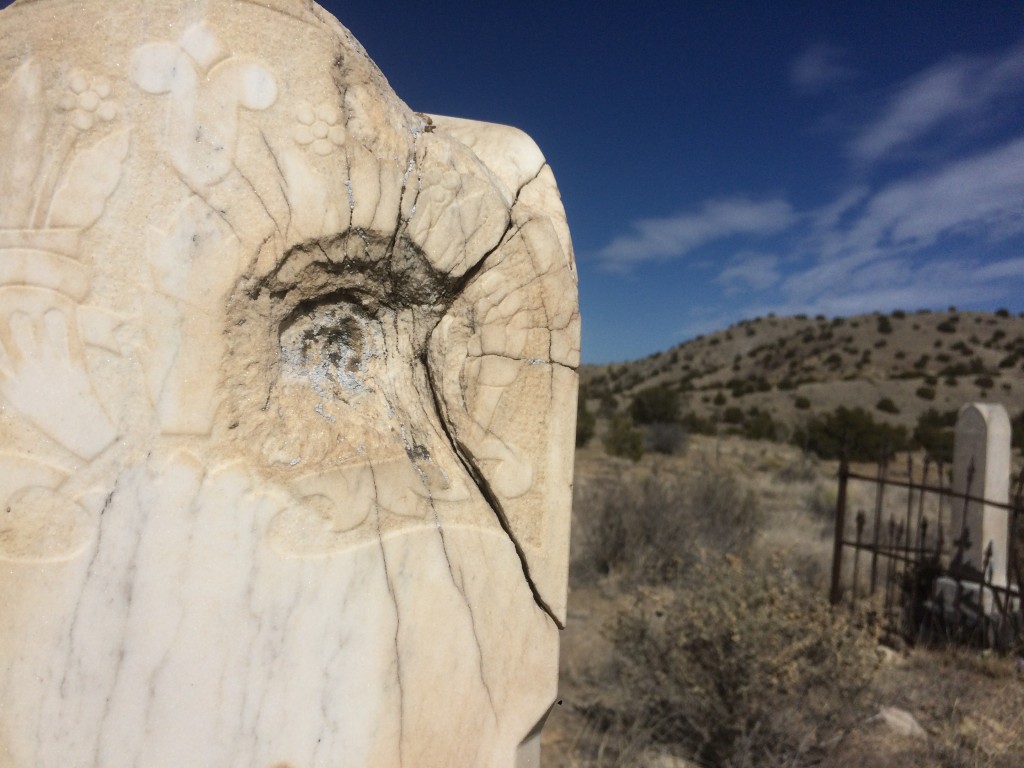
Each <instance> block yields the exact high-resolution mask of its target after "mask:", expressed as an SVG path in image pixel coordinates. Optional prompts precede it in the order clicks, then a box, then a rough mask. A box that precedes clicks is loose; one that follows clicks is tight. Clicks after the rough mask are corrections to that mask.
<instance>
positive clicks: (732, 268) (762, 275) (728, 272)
mask: <svg viewBox="0 0 1024 768" xmlns="http://www.w3.org/2000/svg"><path fill="white" fill-rule="evenodd" d="M780 279H781V276H780V275H779V258H778V256H774V255H772V254H768V253H756V252H744V253H740V254H737V255H736V257H735V258H733V259H732V261H731V263H730V264H729V266H728V267H726V268H725V269H723V270H722V271H721V273H719V275H718V277H717V278H715V282H717V283H719V284H720V285H722V286H723V287H724V289H725V292H726V293H727V294H736V293H740V292H741V291H743V290H753V291H764V290H767V289H769V288H772V287H774V286H775V285H777V284H778V282H779V280H780Z"/></svg>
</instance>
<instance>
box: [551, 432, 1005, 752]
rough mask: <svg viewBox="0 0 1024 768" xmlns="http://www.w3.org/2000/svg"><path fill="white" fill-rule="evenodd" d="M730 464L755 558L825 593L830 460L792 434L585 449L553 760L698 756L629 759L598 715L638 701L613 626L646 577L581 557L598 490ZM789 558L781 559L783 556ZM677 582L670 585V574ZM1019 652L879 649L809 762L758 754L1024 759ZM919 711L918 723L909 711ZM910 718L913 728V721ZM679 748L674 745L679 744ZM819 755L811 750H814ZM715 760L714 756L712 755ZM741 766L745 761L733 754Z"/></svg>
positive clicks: (553, 732) (636, 596)
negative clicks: (621, 672) (653, 448)
mask: <svg viewBox="0 0 1024 768" xmlns="http://www.w3.org/2000/svg"><path fill="white" fill-rule="evenodd" d="M711 471H716V472H725V473H729V475H731V476H735V477H737V478H739V482H740V483H741V484H742V486H743V487H744V488H745V489H747V490H749V491H750V492H752V493H753V494H754V496H755V497H756V499H757V501H758V506H759V512H760V517H759V518H758V519H759V529H758V532H757V536H756V539H755V540H754V542H753V544H752V545H751V551H750V554H749V555H748V556H747V558H748V560H749V562H750V563H752V564H753V567H767V566H766V565H765V564H767V563H769V562H784V563H786V564H787V567H788V568H789V569H791V570H792V571H793V573H795V574H797V576H798V578H799V580H800V581H801V583H803V584H805V585H806V586H807V587H808V589H809V590H811V591H812V592H814V593H816V594H817V595H819V596H820V600H821V601H825V599H826V594H827V589H828V575H829V572H830V565H831V551H832V522H831V520H832V515H833V514H834V505H835V486H836V481H835V476H836V466H835V464H834V463H829V462H821V461H818V460H816V459H814V458H812V457H807V456H804V455H802V454H801V453H800V451H799V450H798V449H796V448H794V447H792V446H785V445H778V444H774V443H768V442H757V441H747V440H743V439H741V438H736V437H729V438H709V437H699V436H697V437H691V438H690V439H689V440H688V442H687V444H686V446H685V447H684V449H683V451H682V452H681V455H678V456H659V455H646V456H645V457H644V458H643V459H642V460H641V461H640V462H639V463H637V464H633V463H631V462H628V461H625V460H622V459H615V458H611V457H608V456H606V455H605V454H604V453H603V450H602V449H601V447H600V443H599V442H597V441H593V444H592V446H589V447H587V448H584V449H581V450H579V451H578V452H577V470H576V504H575V508H574V513H573V514H574V524H575V526H576V528H575V529H574V553H573V559H574V568H573V578H572V582H571V589H570V598H569V614H568V626H567V629H566V630H565V631H564V632H563V634H562V653H561V681H560V697H561V698H560V701H559V704H558V705H557V706H556V707H555V708H554V710H553V711H552V714H551V716H550V718H549V720H548V723H547V726H546V728H545V731H544V736H543V758H542V764H543V765H544V766H546V768H583V767H584V766H588V767H589V766H595V767H600V768H604V767H605V766H624V767H625V766H636V767H637V768H673V767H674V768H681V767H682V766H694V765H707V764H706V763H698V762H690V761H689V760H690V757H689V756H685V755H680V754H678V750H667V751H659V749H658V748H653V749H645V750H643V751H642V753H641V754H639V755H636V754H633V755H631V756H630V757H628V758H620V757H619V755H620V754H623V753H624V752H623V750H622V749H621V746H622V745H621V744H616V743H614V739H615V738H621V737H615V736H613V735H612V734H611V733H610V732H608V730H607V728H606V726H607V722H606V718H607V713H605V720H602V719H601V718H595V716H594V706H593V704H594V702H595V701H598V700H601V701H602V702H604V703H605V706H606V708H607V702H609V701H612V702H614V701H616V697H617V696H618V697H619V700H620V701H621V703H622V706H623V709H624V710H626V709H629V707H628V706H627V704H629V703H635V702H628V697H629V696H631V695H632V694H631V692H630V690H628V689H626V688H624V687H621V686H622V685H623V683H622V681H621V680H619V679H617V678H616V674H617V673H616V670H617V665H616V653H618V652H620V651H619V650H618V649H617V648H616V644H615V642H614V637H613V636H614V627H615V625H616V622H617V621H618V620H619V619H620V618H621V617H623V616H628V615H630V612H631V611H634V610H636V606H637V605H638V600H639V599H641V598H642V597H643V594H642V593H643V592H644V591H645V590H648V591H649V590H650V588H649V587H647V586H645V585H644V584H642V583H638V581H637V580H636V579H635V578H631V576H630V574H628V573H622V572H614V571H612V572H609V573H596V574H595V573H593V572H590V571H587V569H585V568H581V567H579V566H580V565H581V564H580V562H579V559H580V557H583V556H584V555H585V552H584V548H585V543H583V542H581V541H580V540H579V538H578V536H579V535H580V533H579V532H582V531H584V530H585V529H586V528H587V519H586V516H587V515H588V513H589V512H590V511H591V510H592V508H593V504H594V501H593V499H594V497H593V493H594V489H595V488H598V487H606V486H602V483H605V484H606V483H629V482H636V481H639V480H642V478H644V477H649V476H650V475H651V474H652V473H654V474H657V473H659V472H675V473H678V474H681V475H689V476H697V475H700V474H701V473H708V472H711ZM779 558H781V561H780V559H779ZM669 588H671V585H669ZM1022 668H1024V662H1021V663H1020V664H1018V662H1017V660H1016V658H1015V655H1014V654H1010V655H1009V656H998V655H995V654H992V653H983V652H980V651H977V650H969V649H955V648H949V647H941V648H936V647H929V648H925V647H920V646H918V647H915V648H910V647H906V646H901V647H898V648H892V647H886V646H885V645H883V644H879V646H878V648H877V670H876V671H875V673H874V675H873V677H872V678H871V683H870V688H869V690H868V692H867V696H866V699H865V701H866V705H865V704H864V703H862V704H861V705H859V706H861V709H859V710H857V716H856V719H854V720H852V721H850V722H849V723H848V724H847V725H845V726H844V727H843V728H841V729H839V730H837V731H836V730H834V731H829V732H826V730H827V729H825V728H823V729H822V731H821V733H819V734H817V738H819V739H820V743H818V744H816V745H815V747H816V751H815V755H817V756H816V757H815V758H814V760H813V761H810V762H799V760H797V759H793V760H791V761H790V762H786V763H782V762H779V761H778V760H776V759H772V760H769V759H768V758H767V757H766V758H765V760H764V762H760V761H759V760H758V759H757V757H756V755H755V756H754V757H753V758H752V762H749V763H748V765H749V766H750V768H759V766H761V765H766V766H769V765H770V766H774V765H782V764H786V765H792V766H801V765H821V766H835V767H836V768H846V767H847V766H849V767H850V768H853V766H878V767H881V768H885V767H887V766H892V767H893V768H896V766H901V767H902V766H922V767H930V766H935V767H936V768H938V767H942V768H946V767H949V768H953V767H954V766H956V767H959V766H964V768H966V767H968V766H971V767H975V766H976V767H977V768H1020V767H1021V766H1024V675H1022V674H1021V669H1022ZM893 711H896V712H897V713H898V715H897V716H896V719H897V721H898V718H899V717H904V716H909V718H912V720H913V723H915V724H916V725H917V726H919V727H920V730H917V729H916V728H912V730H914V731H915V733H914V734H912V735H906V734H905V733H904V732H901V726H900V724H899V722H902V721H899V722H897V723H896V724H887V720H886V717H883V716H882V714H883V713H885V712H893ZM908 722H909V721H908ZM904 730H905V729H904ZM673 751H674V752H675V754H670V753H671V752H673ZM808 759H809V758H808ZM709 768H711V767H710V766H709ZM737 768H738V764H737Z"/></svg>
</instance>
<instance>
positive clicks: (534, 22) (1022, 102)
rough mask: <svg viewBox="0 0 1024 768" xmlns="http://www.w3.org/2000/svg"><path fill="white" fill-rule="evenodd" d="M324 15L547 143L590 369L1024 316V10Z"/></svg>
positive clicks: (836, 6)
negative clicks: (823, 329)
mask: <svg viewBox="0 0 1024 768" xmlns="http://www.w3.org/2000/svg"><path fill="white" fill-rule="evenodd" d="M7 4H9V3H8V2H6V0H0V7H2V6H4V5H7ZM323 5H325V7H326V8H327V9H328V10H330V11H331V12H332V13H334V14H335V15H336V16H337V17H338V18H339V19H340V20H341V22H342V23H343V24H345V25H346V26H347V27H348V28H349V29H351V30H352V32H353V33H354V34H355V36H356V37H357V38H358V39H359V40H360V41H361V42H362V43H363V45H364V46H365V48H366V49H367V51H368V52H369V54H370V56H371V57H373V58H374V60H375V61H376V62H377V64H378V65H379V66H380V67H381V69H382V70H383V71H384V74H385V75H386V76H387V77H388V79H389V81H390V82H391V84H392V86H393V87H394V88H395V90H396V91H397V92H398V94H399V96H401V97H402V98H403V99H404V100H405V101H406V102H407V103H408V104H409V105H410V106H411V107H412V108H413V109H415V110H418V111H425V112H434V113H438V114H450V115H458V116H461V117H468V118H474V119H479V120H489V121H494V122H502V123H508V124H512V125H516V126H518V127H520V128H523V129H524V130H526V131H527V132H528V133H529V134H530V135H531V136H533V138H534V139H535V140H536V141H537V143H538V144H539V145H540V147H541V149H542V150H543V151H544V153H545V155H546V156H547V158H548V160H549V162H550V163H551V166H552V168H553V169H554V172H555V175H556V177H557V179H558V182H559V186H560V188H561V190H562V196H563V200H564V203H565V207H566V210H567V213H568V216H569V224H570V227H571V229H572V233H573V241H574V244H575V248H576V256H577V261H578V264H579V273H580V294H581V305H582V311H583V358H584V361H585V362H607V361H613V360H625V359H633V358H637V357H641V356H644V355H646V354H649V353H651V352H654V351H657V350H660V349H665V348H666V347H669V346H671V345H673V344H677V343H679V342H681V341H684V340H686V339H687V338H691V337H693V336H694V335H697V334H700V333H706V332H709V331H713V330H717V329H719V328H723V327H725V326H727V325H729V324H731V323H734V322H737V321H739V320H741V319H744V318H751V317H755V316H758V315H764V314H767V313H768V312H774V313H776V314H779V315H786V314H796V313H808V314H819V313H820V314H825V315H829V316H832V315H844V314H852V313H858V312H867V311H873V310H881V311H889V310H892V309H897V308H901V309H905V310H914V309H919V308H931V309H945V308H946V307H947V306H949V305H956V306H958V307H959V308H961V309H969V308H973V309H989V310H991V309H995V308H997V307H1007V308H1009V309H1011V310H1012V311H1014V312H1019V311H1022V310H1024V3H1022V2H1021V1H1020V0H1007V1H1003V0H979V1H978V2H973V3H967V2H953V1H952V0H949V1H948V2H947V1H946V0H942V1H941V2H935V1H934V0H928V2H922V1H920V0H904V2H900V3H893V2H891V0H889V1H888V2H871V1H869V0H859V1H858V2H856V3H851V2H839V1H838V0H816V1H815V2H789V1H787V0H777V1H776V2H774V3H753V2H749V0H748V1H746V2H735V1H731V0H685V2H684V1H682V0H676V1H674V2H669V1H668V0H665V1H663V2H658V3H652V2H643V1H640V2H636V3H631V4H626V3H621V2H615V3H612V2H604V1H603V0H589V1H588V2H582V1H579V0H559V1H558V2H555V1H554V0H544V1H543V2H542V1H541V0H515V1H514V2H513V1H511V0H501V1H498V0H476V2H472V3H470V2H448V3H443V2H433V3H424V2H420V1H417V2H381V1H380V0H377V2H362V1H361V2H347V1H346V2H325V3H323Z"/></svg>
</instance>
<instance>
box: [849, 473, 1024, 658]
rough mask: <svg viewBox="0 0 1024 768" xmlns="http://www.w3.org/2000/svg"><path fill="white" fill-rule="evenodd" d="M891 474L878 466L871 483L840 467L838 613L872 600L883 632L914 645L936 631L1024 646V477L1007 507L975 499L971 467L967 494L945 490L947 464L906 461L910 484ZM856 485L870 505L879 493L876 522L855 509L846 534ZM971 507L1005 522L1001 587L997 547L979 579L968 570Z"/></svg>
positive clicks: (867, 477) (869, 477)
mask: <svg viewBox="0 0 1024 768" xmlns="http://www.w3.org/2000/svg"><path fill="white" fill-rule="evenodd" d="M891 468H892V465H891V464H890V462H889V461H886V460H882V461H880V462H879V463H878V465H877V469H876V471H875V473H874V474H873V475H872V474H867V473H864V472H857V471H854V470H852V469H851V468H850V464H849V462H848V461H846V460H845V459H843V460H841V461H840V465H839V474H838V490H837V494H836V518H835V531H834V537H833V551H832V574H831V584H830V588H829V599H830V601H831V602H832V604H833V605H839V604H841V603H843V602H844V600H848V602H849V604H850V606H851V607H856V606H857V605H858V604H859V603H860V602H861V601H863V600H866V599H868V598H871V599H873V600H874V601H875V605H876V606H878V605H879V603H880V607H881V616H880V619H881V620H882V621H883V622H884V624H885V628H886V629H887V630H888V631H890V632H892V633H897V634H899V635H902V636H903V637H904V638H905V639H907V640H910V641H915V640H917V639H919V638H920V637H921V636H922V635H924V634H931V633H933V632H935V631H936V630H937V631H940V632H942V633H944V634H945V635H946V636H958V637H963V636H967V637H970V638H973V639H976V640H980V641H981V642H983V643H985V644H989V645H995V646H1000V647H1009V646H1015V647H1016V646H1020V645H1022V644H1024V600H1022V599H1021V596H1022V586H1024V573H1022V570H1024V568H1022V560H1024V558H1022V557H1021V549H1022V548H1024V531H1022V529H1021V526H1022V522H1024V521H1022V518H1024V514H1022V513H1024V470H1022V471H1021V473H1020V475H1019V476H1018V477H1017V478H1016V480H1015V482H1014V483H1013V487H1012V489H1011V494H1010V499H1009V500H1008V501H999V500H993V499H986V498H983V497H981V496H978V495H976V494H974V493H972V485H973V482H974V475H975V472H974V467H973V465H972V466H970V467H968V470H967V474H966V488H965V490H964V492H957V491H954V490H953V488H952V484H951V483H947V482H945V479H946V474H947V473H946V468H945V467H944V465H943V464H942V463H941V462H933V461H931V460H930V459H927V458H926V459H925V460H924V462H922V463H921V464H920V465H919V467H918V466H916V465H915V462H914V460H913V458H912V457H908V458H907V462H906V476H905V477H893V476H891V475H890V470H891ZM918 470H919V471H918ZM933 471H934V476H935V479H934V481H933V480H932V479H931V477H932V474H933ZM851 482H852V483H859V484H862V485H864V486H866V487H867V488H868V491H869V494H868V498H871V489H872V488H873V499H871V504H870V507H871V512H870V514H869V513H868V512H866V511H865V510H864V509H859V510H858V511H857V513H856V515H855V517H854V520H853V521H852V522H853V525H852V526H849V529H848V508H849V506H850V484H851ZM894 489H898V490H899V491H900V492H901V494H905V497H906V498H905V499H904V498H902V497H901V498H898V499H895V500H894V499H893V498H892V497H891V496H890V495H889V494H888V492H889V491H891V490H894ZM971 504H983V505H985V507H986V508H987V509H991V510H996V511H1002V512H1004V513H1005V515H1006V524H1007V531H1008V533H1007V563H1006V571H1007V572H1006V576H1005V579H1003V578H1002V574H996V573H994V568H993V549H992V544H991V542H989V543H988V546H987V547H986V548H985V550H984V555H983V560H982V563H981V568H980V569H978V568H976V567H975V568H972V567H970V566H969V565H968V564H967V563H966V562H965V547H966V545H967V541H968V534H969V531H968V529H967V511H968V506H969V505H971ZM955 505H959V506H960V513H961V514H960V519H961V520H962V521H963V522H962V524H961V530H959V531H953V530H951V528H952V525H953V521H954V511H955V510H956V506H955ZM862 560H866V562H863V563H862ZM1004 582H1005V583H1004ZM950 591H952V599H951V600H948V598H949V593H950Z"/></svg>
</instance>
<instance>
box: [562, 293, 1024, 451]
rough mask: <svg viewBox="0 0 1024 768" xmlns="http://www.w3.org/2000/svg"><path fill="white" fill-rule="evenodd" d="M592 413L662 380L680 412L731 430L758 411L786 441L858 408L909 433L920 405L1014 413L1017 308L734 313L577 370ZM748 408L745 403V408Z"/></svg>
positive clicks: (1018, 375)
mask: <svg viewBox="0 0 1024 768" xmlns="http://www.w3.org/2000/svg"><path fill="white" fill-rule="evenodd" d="M581 384H582V386H583V387H584V388H585V389H584V391H585V392H586V397H587V400H588V404H589V406H590V407H591V409H592V410H597V409H599V408H600V407H601V406H602V403H603V408H604V412H605V413H607V412H608V411H609V410H610V406H611V403H612V401H613V399H614V402H615V405H616V406H617V407H619V408H622V407H623V406H627V405H628V404H629V403H630V402H631V400H632V397H633V396H634V395H636V394H637V393H638V392H640V391H642V390H645V389H650V388H653V387H666V388H668V389H670V390H673V391H675V392H678V393H679V398H680V404H681V411H682V413H683V414H684V415H685V414H692V415H693V416H696V417H698V418H700V419H709V420H711V421H712V422H713V423H715V424H716V425H718V428H719V432H720V433H721V432H723V431H725V432H728V431H730V426H731V427H732V430H731V431H739V430H740V428H741V427H742V425H743V422H744V421H745V420H747V419H749V418H750V417H751V414H755V415H757V414H760V415H761V416H762V417H763V415H764V414H768V415H769V416H770V417H771V419H772V421H773V423H774V424H775V425H776V432H777V433H778V434H776V435H775V436H776V437H777V438H780V439H784V438H786V437H787V436H788V435H789V434H791V433H792V431H793V430H794V429H796V428H798V427H799V426H800V425H801V424H803V423H805V422H806V420H807V418H808V417H809V416H810V415H811V414H821V413H825V412H829V411H832V410H834V409H836V408H838V407H839V406H845V407H847V408H854V407H860V408H864V409H865V410H867V411H869V412H870V413H872V415H873V416H874V417H875V418H876V419H877V420H878V421H880V422H883V423H888V424H892V425H902V426H904V427H907V428H908V429H912V428H913V427H914V425H915V424H916V423H917V420H918V418H919V417H920V415H921V414H922V413H924V412H925V411H926V410H928V409H934V410H936V411H938V412H948V411H951V410H954V409H957V408H959V407H960V406H961V405H963V404H964V403H966V402H971V401H990V402H1000V403H1002V404H1003V405H1005V406H1006V408H1007V410H1008V411H1009V412H1010V415H1011V416H1015V415H1017V414H1018V413H1019V412H1020V411H1021V410H1022V408H1024V315H1021V316H1014V315H1011V314H1010V312H1009V311H1007V310H1003V309H1001V310H998V311H997V312H995V313H986V312H960V311H956V309H955V308H953V307H951V308H950V310H949V311H946V312H929V311H923V310H922V311H918V312H913V313H907V312H902V311H895V312H892V313H890V314H880V313H874V314H869V315H858V316H854V317H846V318H841V317H840V318H833V319H827V318H825V317H824V316H820V315H819V316H817V317H807V316H804V315H797V316H794V317H775V316H773V315H769V316H767V317H763V318H755V319H754V320H745V321H743V322H740V323H737V324H736V325H733V326H730V327H729V328H727V329H725V330H723V331H719V332H717V333H712V334H709V335H706V336H699V337H697V338H695V339H693V340H692V341H688V342H685V343H683V344H680V345H678V346H675V347H672V348H671V349H668V350H665V351H663V352H659V353H656V354H653V355H650V356H648V357H646V358H643V359H641V360H636V361H633V362H627V363H621V364H613V365H600V366H596V365H585V366H583V367H582V369H581ZM755 409H756V410H755Z"/></svg>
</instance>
